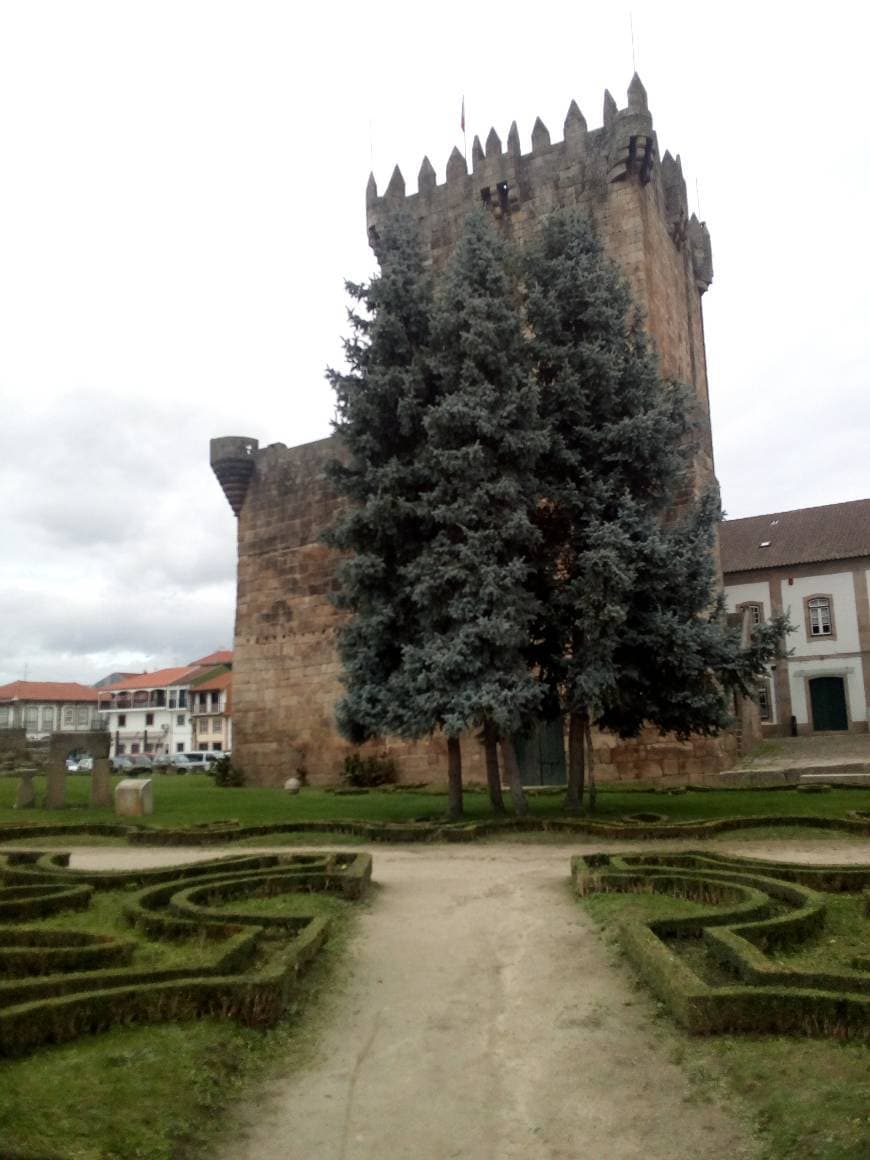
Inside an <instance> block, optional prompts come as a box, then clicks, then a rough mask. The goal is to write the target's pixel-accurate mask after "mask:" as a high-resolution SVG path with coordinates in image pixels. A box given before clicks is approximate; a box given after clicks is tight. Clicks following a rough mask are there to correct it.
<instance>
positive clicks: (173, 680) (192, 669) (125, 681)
mask: <svg viewBox="0 0 870 1160" xmlns="http://www.w3.org/2000/svg"><path fill="white" fill-rule="evenodd" d="M199 668H200V666H199V665H182V666H181V667H180V668H174V669H156V670H155V671H154V672H153V673H137V674H136V676H134V677H122V678H121V680H120V681H115V682H114V684H111V685H103V687H102V689H101V692H103V693H113V692H116V691H120V690H122V689H165V688H166V686H167V685H186V684H187V683H188V682H189V680H190V678H191V677H192V676H193V674H194V673H196V672H199Z"/></svg>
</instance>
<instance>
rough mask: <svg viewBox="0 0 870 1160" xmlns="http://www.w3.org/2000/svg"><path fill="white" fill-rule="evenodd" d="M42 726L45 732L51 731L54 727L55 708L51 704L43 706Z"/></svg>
mask: <svg viewBox="0 0 870 1160" xmlns="http://www.w3.org/2000/svg"><path fill="white" fill-rule="evenodd" d="M42 728H43V732H45V733H50V732H51V731H52V729H54V708H53V706H51V705H43V707H42Z"/></svg>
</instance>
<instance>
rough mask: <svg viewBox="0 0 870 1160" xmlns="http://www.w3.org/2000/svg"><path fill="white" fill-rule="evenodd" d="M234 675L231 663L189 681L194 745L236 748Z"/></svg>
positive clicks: (202, 748)
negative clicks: (234, 743) (233, 696)
mask: <svg viewBox="0 0 870 1160" xmlns="http://www.w3.org/2000/svg"><path fill="white" fill-rule="evenodd" d="M232 687H233V674H232V670H231V669H230V667H229V666H228V665H222V666H219V667H218V668H215V669H212V670H211V671H210V672H208V673H206V674H204V675H203V676H201V677H194V679H193V680H192V681H191V683H190V717H191V725H192V730H193V748H194V749H199V750H203V751H207V750H211V751H213V752H216V753H219V752H223V753H229V752H230V750H231V749H232V747H233V719H232Z"/></svg>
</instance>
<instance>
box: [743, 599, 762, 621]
mask: <svg viewBox="0 0 870 1160" xmlns="http://www.w3.org/2000/svg"><path fill="white" fill-rule="evenodd" d="M737 611H738V612H748V613H749V623H750V624H761V622H762V621H763V620H764V608H763V606H762V605H761V604H759V603H758V601H757V600H747V601H745V603H743V604H738V605H737Z"/></svg>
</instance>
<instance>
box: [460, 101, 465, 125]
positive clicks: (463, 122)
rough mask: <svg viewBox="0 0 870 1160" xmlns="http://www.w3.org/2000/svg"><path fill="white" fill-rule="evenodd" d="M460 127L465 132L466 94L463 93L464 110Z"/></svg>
mask: <svg viewBox="0 0 870 1160" xmlns="http://www.w3.org/2000/svg"><path fill="white" fill-rule="evenodd" d="M459 128H460V129H461V130H462V132H463V133H464V132H465V94H464V93H463V94H462V112H461V114H460V116H459Z"/></svg>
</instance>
